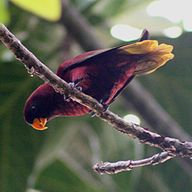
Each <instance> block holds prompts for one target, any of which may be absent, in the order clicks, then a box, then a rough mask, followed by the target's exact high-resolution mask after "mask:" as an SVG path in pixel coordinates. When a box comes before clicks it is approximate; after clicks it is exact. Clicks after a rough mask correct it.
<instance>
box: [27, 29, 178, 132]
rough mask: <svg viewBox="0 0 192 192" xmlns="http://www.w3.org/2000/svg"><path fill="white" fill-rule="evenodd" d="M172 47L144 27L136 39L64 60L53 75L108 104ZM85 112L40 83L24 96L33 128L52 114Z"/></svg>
mask: <svg viewBox="0 0 192 192" xmlns="http://www.w3.org/2000/svg"><path fill="white" fill-rule="evenodd" d="M172 50H173V47H172V46H171V45H167V44H158V42H157V41H156V40H148V31H146V30H145V31H144V32H143V34H142V36H141V38H140V41H139V42H136V43H133V44H128V45H124V46H120V47H115V48H112V49H102V50H95V51H90V52H85V53H83V54H81V55H79V56H76V57H75V58H73V59H70V60H67V61H65V62H64V63H63V64H61V65H60V66H59V68H58V70H57V75H58V76H59V77H60V78H62V79H64V80H65V81H66V82H68V83H73V84H74V85H75V86H78V87H80V88H81V90H82V92H84V93H85V94H87V95H90V96H92V97H93V98H95V99H96V100H97V101H99V102H100V103H101V104H103V105H104V106H108V105H110V104H111V103H112V102H113V101H114V99H115V98H116V97H117V95H119V94H120V93H121V91H122V90H123V89H124V88H125V87H126V85H127V84H128V83H129V82H130V81H131V80H132V79H133V77H134V76H136V75H142V74H147V73H151V72H153V71H155V70H156V69H157V68H159V67H161V66H162V65H164V64H165V63H166V62H167V61H168V60H170V59H172V58H173V57H174V55H173V54H172ZM89 112H90V109H88V108H87V107H85V106H83V105H81V104H79V103H77V102H75V101H73V100H71V99H70V98H67V99H66V98H65V97H64V96H63V95H61V94H59V93H57V92H55V90H54V89H53V88H52V87H51V86H50V85H49V84H48V83H44V84H42V85H40V86H39V87H38V88H37V89H36V90H35V91H34V92H33V93H32V94H31V95H30V97H29V98H28V99H27V101H26V103H25V107H24V118H25V121H26V122H27V123H28V124H30V125H32V127H33V128H34V129H37V130H44V129H46V128H47V127H46V123H47V121H49V120H51V119H53V118H55V117H58V116H81V115H85V114H87V113H89Z"/></svg>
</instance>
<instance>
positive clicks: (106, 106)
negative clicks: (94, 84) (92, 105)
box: [99, 99, 109, 112]
mask: <svg viewBox="0 0 192 192" xmlns="http://www.w3.org/2000/svg"><path fill="white" fill-rule="evenodd" d="M99 103H100V104H101V105H103V112H105V111H107V110H108V109H109V105H107V104H105V103H104V101H103V99H101V100H100V101H99Z"/></svg>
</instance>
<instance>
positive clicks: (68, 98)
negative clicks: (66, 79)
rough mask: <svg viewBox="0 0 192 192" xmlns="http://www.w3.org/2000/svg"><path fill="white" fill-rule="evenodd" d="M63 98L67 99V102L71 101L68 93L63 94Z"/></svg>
mask: <svg viewBox="0 0 192 192" xmlns="http://www.w3.org/2000/svg"><path fill="white" fill-rule="evenodd" d="M63 99H64V100H65V101H66V102H69V101H70V100H71V99H70V97H69V96H68V95H63Z"/></svg>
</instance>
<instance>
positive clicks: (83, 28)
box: [60, 0, 192, 173]
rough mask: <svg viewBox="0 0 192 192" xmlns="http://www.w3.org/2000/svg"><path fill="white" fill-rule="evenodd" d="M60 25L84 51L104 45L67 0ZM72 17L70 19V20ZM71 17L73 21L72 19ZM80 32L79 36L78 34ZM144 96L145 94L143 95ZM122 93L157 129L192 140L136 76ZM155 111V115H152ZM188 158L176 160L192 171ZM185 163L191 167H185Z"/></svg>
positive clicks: (65, 0)
mask: <svg viewBox="0 0 192 192" xmlns="http://www.w3.org/2000/svg"><path fill="white" fill-rule="evenodd" d="M62 3H63V4H62V5H63V6H62V8H63V10H62V13H63V14H62V18H61V20H60V22H61V24H62V25H63V26H64V27H65V29H66V30H67V31H68V33H70V34H71V35H72V36H73V38H74V39H75V40H76V41H77V42H78V43H79V45H80V46H81V47H82V48H83V49H84V50H94V49H100V48H103V47H104V44H103V43H99V44H98V42H101V41H99V40H98V38H96V36H95V34H94V31H93V28H92V26H91V25H90V24H89V23H88V22H87V20H86V19H85V18H84V17H83V16H82V14H81V13H80V12H79V11H78V9H77V8H75V7H74V6H72V5H71V4H70V3H69V1H68V0H62ZM69 18H70V19H69ZM71 20H72V21H71ZM77 33H78V35H77ZM140 95H142V97H140ZM123 96H124V97H125V98H126V99H128V100H127V101H128V102H130V103H131V104H132V105H133V106H134V108H135V109H136V110H137V111H138V112H139V113H140V114H141V116H142V117H143V118H144V119H145V120H146V122H147V123H148V124H149V125H150V126H151V127H153V128H154V129H155V130H158V131H162V132H163V133H165V134H168V135H169V136H172V137H177V138H179V139H182V140H183V139H185V140H191V137H190V136H189V135H188V134H187V133H186V132H185V131H184V129H183V128H182V127H181V126H180V125H179V124H178V122H177V121H175V120H174V119H173V118H172V117H171V116H170V115H169V114H168V113H167V112H166V111H165V110H164V109H163V108H162V107H161V106H160V105H159V104H158V102H157V101H156V100H155V99H154V97H152V95H151V94H150V93H149V92H148V91H147V90H146V89H145V88H144V87H142V86H141V84H140V83H139V82H138V81H137V80H136V79H134V80H133V81H132V82H131V84H129V88H128V89H127V91H126V92H124V93H123ZM151 114H153V115H151ZM187 160H188V159H177V163H179V164H180V166H181V167H182V168H183V169H184V170H187V172H188V173H191V171H190V170H192V166H191V165H190V161H187ZM186 165H187V166H188V168H187V169H186Z"/></svg>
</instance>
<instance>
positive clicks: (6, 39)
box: [0, 24, 192, 158]
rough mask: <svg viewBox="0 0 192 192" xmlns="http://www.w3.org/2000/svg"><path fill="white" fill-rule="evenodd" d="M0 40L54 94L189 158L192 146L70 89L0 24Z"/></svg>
mask: <svg viewBox="0 0 192 192" xmlns="http://www.w3.org/2000/svg"><path fill="white" fill-rule="evenodd" d="M0 40H1V41H2V42H3V43H4V44H5V46H7V47H8V48H9V49H10V50H11V51H12V52H13V53H14V54H15V56H16V58H17V59H18V60H19V61H21V62H22V63H24V65H25V67H26V68H27V70H28V72H29V73H31V74H33V75H37V76H39V77H40V78H41V79H43V80H44V81H46V82H48V83H49V84H50V85H51V86H52V87H53V88H54V89H55V90H56V91H57V92H59V93H61V94H64V93H65V95H69V96H70V97H71V99H73V100H75V101H77V102H79V103H81V104H82V105H85V106H86V107H88V108H89V109H91V110H92V111H93V112H94V113H95V114H96V115H97V116H98V117H100V118H101V119H103V120H104V121H106V122H108V123H109V124H111V125H112V126H113V127H114V128H115V129H116V130H118V131H120V132H122V133H125V134H127V135H129V136H131V137H132V138H137V139H139V141H140V142H141V143H145V144H149V145H151V146H154V147H158V148H161V149H163V150H164V151H166V152H167V153H170V154H172V155H178V156H181V157H190V158H191V157H192V142H186V141H180V140H178V139H175V138H170V137H163V136H161V135H159V134H157V133H154V132H151V131H149V130H147V129H145V128H143V127H141V126H139V125H136V124H133V123H127V122H125V121H124V120H122V119H121V118H120V117H119V116H117V115H116V114H114V113H112V112H110V111H108V110H107V111H105V110H104V109H103V106H102V105H101V104H100V103H99V102H97V101H96V100H95V99H93V98H92V97H90V96H88V95H85V94H84V93H82V92H80V91H78V90H77V89H74V88H71V86H70V85H68V83H66V82H65V81H64V80H62V79H61V78H59V77H58V76H57V75H55V74H54V73H53V72H52V71H51V70H50V69H49V68H48V67H46V66H45V65H44V64H43V63H42V62H41V61H39V60H38V59H37V58H36V57H35V56H34V55H33V54H32V53H31V52H30V51H29V50H27V49H26V48H25V47H24V46H23V45H22V44H21V43H20V41H19V40H18V39H17V38H16V37H15V36H14V35H13V34H12V33H11V32H9V30H8V29H7V28H6V27H5V26H4V25H3V24H0Z"/></svg>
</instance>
